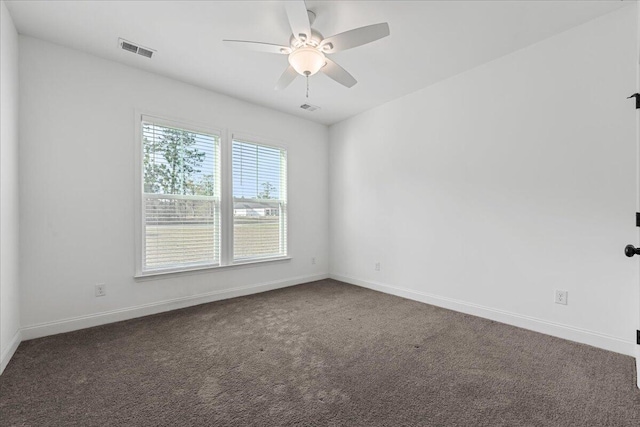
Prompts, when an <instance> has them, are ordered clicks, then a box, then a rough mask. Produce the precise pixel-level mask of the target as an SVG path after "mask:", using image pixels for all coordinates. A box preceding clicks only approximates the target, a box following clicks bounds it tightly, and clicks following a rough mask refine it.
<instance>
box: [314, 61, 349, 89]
mask: <svg viewBox="0 0 640 427" xmlns="http://www.w3.org/2000/svg"><path fill="white" fill-rule="evenodd" d="M325 59H326V60H327V65H325V66H324V67H322V68H321V69H320V71H322V72H323V73H325V74H326V75H327V76H329V77H331V78H332V79H333V80H335V81H337V82H338V83H340V84H341V85H343V86H346V87H352V86H353V85H354V84H356V83H358V81H357V80H356V79H354V78H353V76H352V75H351V74H349V73H348V72H347V70H345V69H344V68H342V67H341V66H339V65H338V64H336V63H335V62H333V61H332V60H330V59H329V58H325Z"/></svg>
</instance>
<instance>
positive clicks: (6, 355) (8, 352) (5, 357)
mask: <svg viewBox="0 0 640 427" xmlns="http://www.w3.org/2000/svg"><path fill="white" fill-rule="evenodd" d="M21 335H22V334H21V331H20V330H19V329H18V330H17V331H16V333H15V334H14V335H13V338H11V341H10V342H9V347H7V348H5V349H3V351H2V354H1V355H0V375H2V373H3V372H4V368H6V367H7V365H8V364H9V360H11V358H12V357H13V354H14V353H15V352H16V350H17V349H18V346H19V345H20V343H21V342H22V336H21Z"/></svg>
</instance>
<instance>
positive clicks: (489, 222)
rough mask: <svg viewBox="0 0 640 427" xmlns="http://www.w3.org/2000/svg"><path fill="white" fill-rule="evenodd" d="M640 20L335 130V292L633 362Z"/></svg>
mask: <svg viewBox="0 0 640 427" xmlns="http://www.w3.org/2000/svg"><path fill="white" fill-rule="evenodd" d="M635 8H636V5H635V4H632V5H630V6H628V7H626V8H623V9H621V10H620V11H618V12H615V13H613V14H610V15H606V16H604V17H601V18H599V19H597V20H595V21H592V22H589V23H587V24H584V25H582V26H580V27H576V28H574V29H571V30H569V31H567V32H565V33H562V34H559V35H557V36H554V37H552V38H550V39H547V40H545V41H542V42H540V43H538V44H536V45H533V46H531V47H529V48H527V49H524V50H521V51H518V52H515V53H513V54H510V55H508V56H505V57H503V58H500V59H498V60H495V61H493V62H490V63H488V64H485V65H483V66H480V67H478V68H475V69H473V70H470V71H468V72H465V73H463V74H460V75H458V76H456V77H453V78H450V79H448V80H446V81H443V82H441V83H439V84H437V85H434V86H431V87H428V88H426V89H423V90H421V91H418V92H415V93H413V94H411V95H408V96H406V97H403V98H401V99H398V100H395V101H393V102H390V103H387V104H385V105H383V106H380V107H378V108H375V109H373V110H370V111H368V112H365V113H362V114H360V115H358V116H355V117H353V118H351V119H348V120H346V121H344V122H341V123H339V124H336V125H334V126H332V127H331V128H330V135H329V139H330V158H329V164H330V173H329V176H330V190H329V191H330V194H331V207H330V230H331V238H330V241H331V244H330V248H331V250H330V253H331V272H332V276H334V277H336V278H339V279H343V280H346V281H348V282H352V283H356V284H360V285H363V286H368V287H371V288H374V289H379V290H383V291H386V292H391V293H395V294H399V295H404V296H407V297H410V298H415V299H418V300H422V301H426V302H431V303H434V304H437V305H442V306H445V307H450V308H454V309H457V310H461V311H465V312H469V313H474V314H479V315H482V316H486V317H489V318H493V319H496V320H501V321H505V322H508V323H512V324H515V325H520V326H523V327H527V328H531V329H534V330H539V331H543V332H546V333H550V334H553V335H558V336H562V337H565V338H569V339H574V340H578V341H582V342H586V343H590V344H593V345H596V346H600V347H604V348H608V349H611V350H614V351H619V352H622V353H626V354H633V351H634V350H633V348H634V341H635V329H636V324H637V319H638V312H639V307H638V302H639V295H638V262H637V261H635V260H633V261H632V260H629V259H628V258H626V257H625V256H624V255H623V248H624V246H625V245H626V244H628V243H629V242H634V241H635V240H636V236H637V232H636V229H635V227H634V225H635V224H634V222H635V221H634V212H635V208H636V205H635V203H636V191H637V186H638V183H637V179H636V160H635V153H636V148H635V144H636V143H635V118H634V114H635V111H634V109H633V106H632V105H631V102H630V101H629V100H627V99H625V98H626V97H627V96H629V95H630V94H632V93H633V92H634V91H635V87H636V72H637V71H636V70H637V68H636V65H635V58H636V57H637V55H636V51H635V49H636V16H637V15H636V13H635ZM452 54H455V52H452ZM377 261H379V262H380V263H381V270H380V271H379V272H377V271H374V264H375V262H377ZM555 289H564V290H568V291H569V298H568V301H569V305H567V306H561V305H557V304H554V290H555Z"/></svg>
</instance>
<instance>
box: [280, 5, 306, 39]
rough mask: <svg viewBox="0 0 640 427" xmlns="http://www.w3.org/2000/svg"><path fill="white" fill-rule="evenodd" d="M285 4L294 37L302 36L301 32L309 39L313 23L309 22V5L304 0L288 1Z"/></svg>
mask: <svg viewBox="0 0 640 427" xmlns="http://www.w3.org/2000/svg"><path fill="white" fill-rule="evenodd" d="M285 4H286V6H285V7H286V9H287V17H288V18H289V25H291V31H292V32H293V35H294V37H295V38H300V34H304V37H305V38H306V39H309V38H310V37H311V24H310V23H309V15H308V14H307V5H306V4H305V3H304V0H295V1H287V2H285Z"/></svg>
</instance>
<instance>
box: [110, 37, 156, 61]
mask: <svg viewBox="0 0 640 427" xmlns="http://www.w3.org/2000/svg"><path fill="white" fill-rule="evenodd" d="M118 45H119V46H120V47H121V48H122V49H123V50H126V51H127V52H131V53H137V54H138V55H142V56H144V57H146V58H151V57H152V56H153V54H154V53H155V50H153V49H148V48H146V47H142V46H138V45H137V44H135V43H132V42H130V41H127V40H125V39H118Z"/></svg>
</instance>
